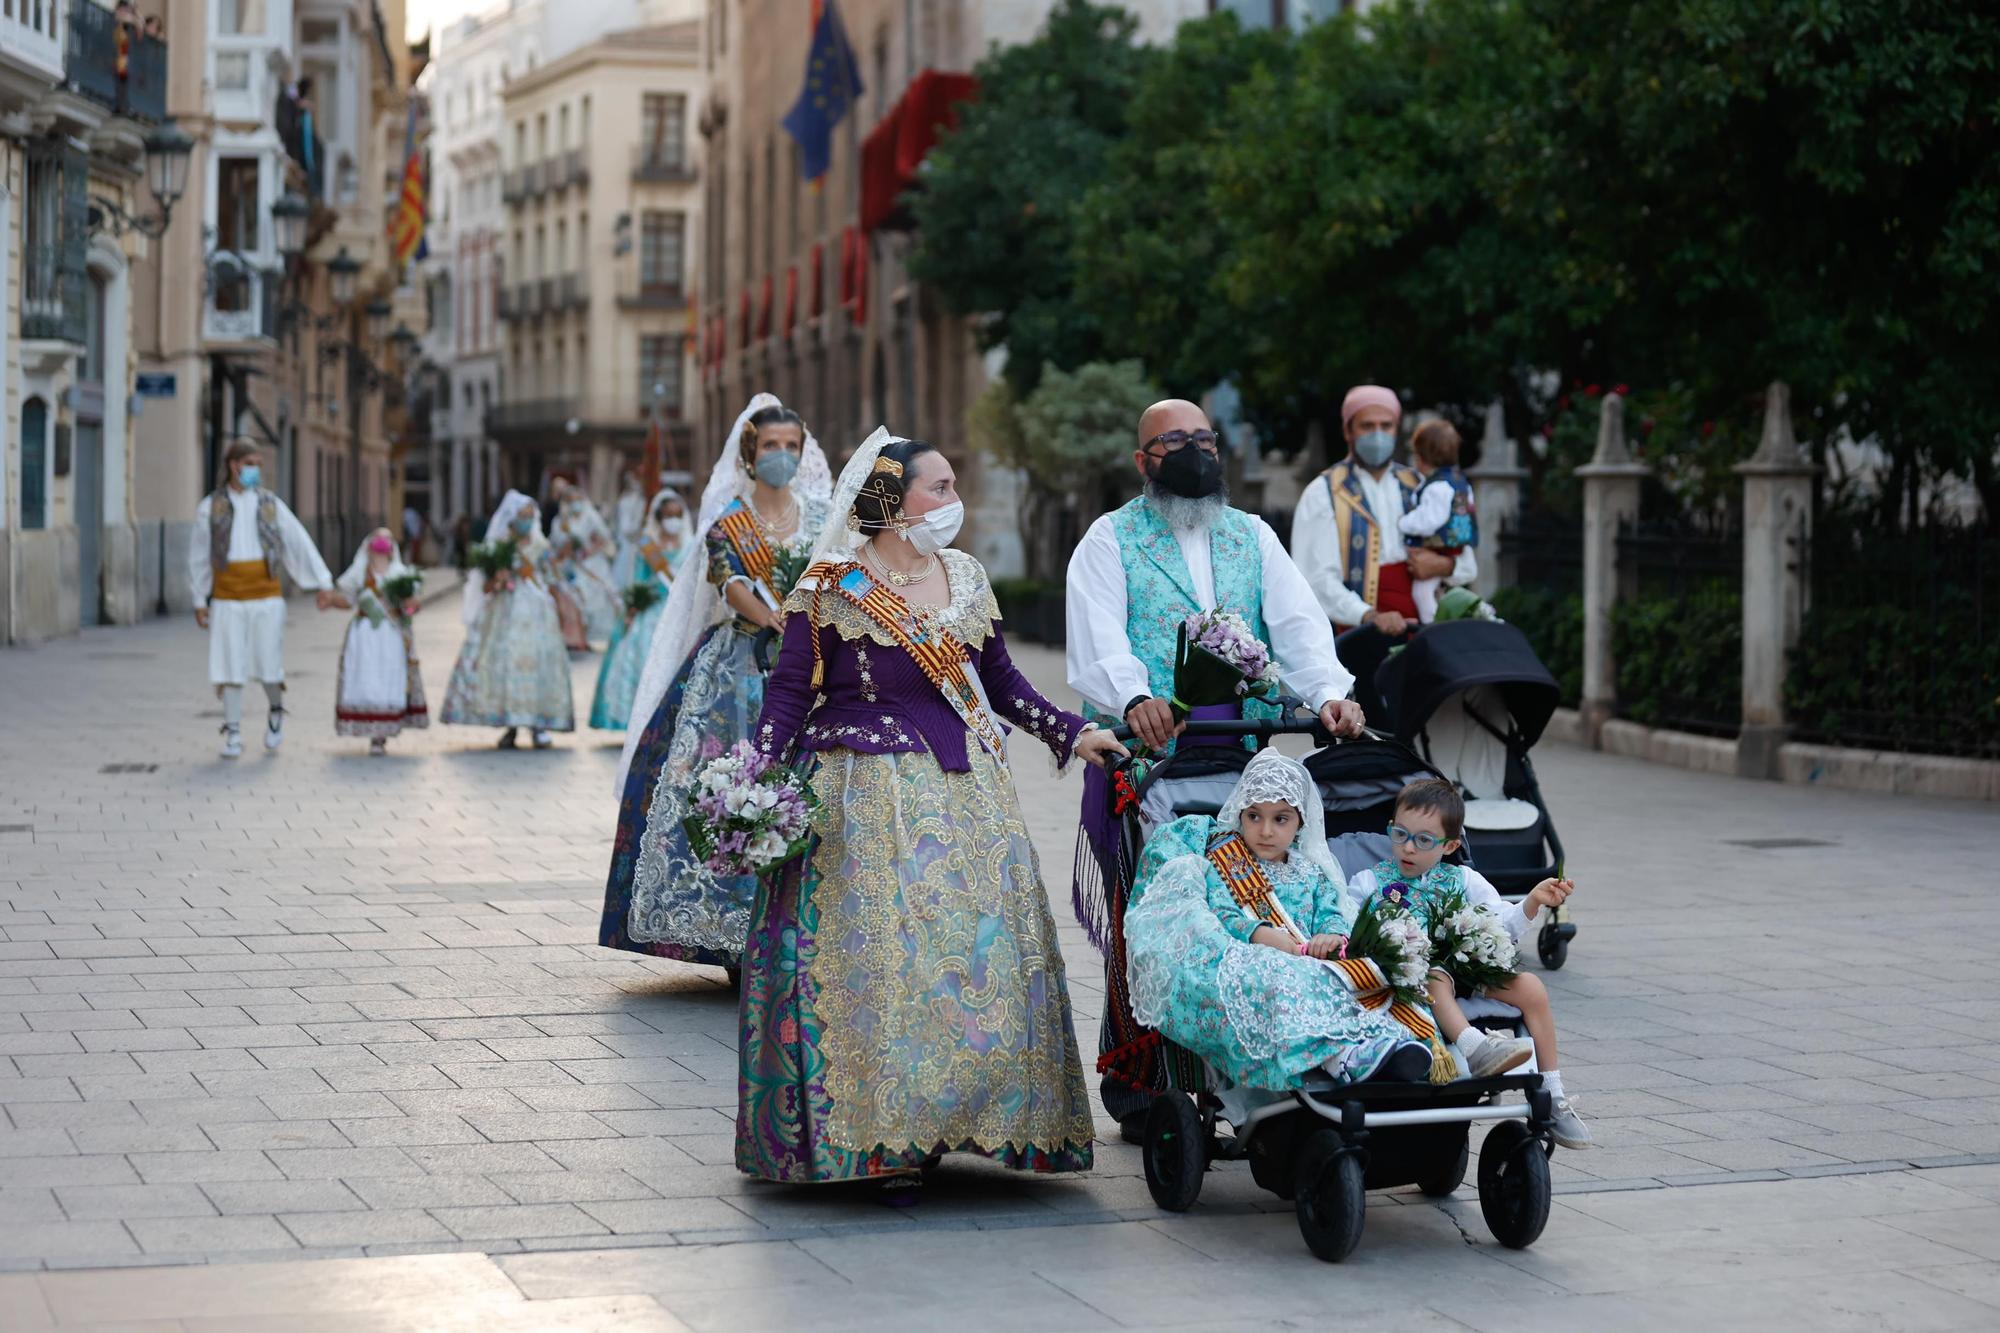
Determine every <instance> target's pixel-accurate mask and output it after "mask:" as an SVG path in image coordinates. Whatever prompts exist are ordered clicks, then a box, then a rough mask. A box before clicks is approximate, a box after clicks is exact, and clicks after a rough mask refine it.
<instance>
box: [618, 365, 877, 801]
mask: <svg viewBox="0 0 2000 1333" xmlns="http://www.w3.org/2000/svg"><path fill="white" fill-rule="evenodd" d="M780 406H783V404H781V403H780V402H779V401H778V398H777V395H776V394H769V393H760V394H758V395H757V396H756V397H754V398H752V399H751V400H750V402H749V405H748V406H746V407H745V408H744V409H743V410H742V411H741V412H740V413H738V414H737V417H736V422H735V424H734V425H732V426H731V427H730V428H729V434H728V435H726V436H724V437H723V440H722V448H721V449H720V450H719V451H718V452H717V454H716V457H715V466H714V467H713V468H712V469H710V470H709V474H708V485H707V487H706V488H704V489H703V491H702V493H701V510H700V512H699V514H698V515H697V516H696V519H695V525H694V529H693V531H691V532H690V533H689V534H688V539H689V540H690V541H693V542H697V543H699V542H703V541H706V540H707V539H708V530H709V529H710V528H711V527H713V526H715V520H716V519H718V518H720V517H721V516H722V511H723V510H725V509H727V508H728V507H729V506H730V504H731V502H733V501H735V500H739V499H742V500H746V501H747V499H748V497H749V495H750V486H751V479H750V477H749V476H748V475H747V474H746V473H745V472H744V470H743V468H742V467H741V465H740V463H739V459H740V457H741V455H740V454H739V452H738V448H737V441H738V440H740V439H741V438H742V437H743V427H744V426H745V425H747V424H748V423H749V421H750V418H751V417H753V416H755V415H756V414H757V413H759V412H761V411H763V410H764V409H765V408H767V407H780ZM870 438H871V439H872V438H873V437H872V436H871V437H870ZM845 477H846V474H845V473H843V474H842V479H843V480H845ZM832 482H833V469H832V468H830V467H828V466H827V461H826V454H825V453H824V452H823V451H822V450H821V449H820V447H819V441H818V440H816V439H814V438H813V436H812V432H811V431H807V432H806V439H805V447H804V449H802V450H801V451H800V453H799V470H798V475H796V476H795V477H793V478H792V493H793V494H794V495H796V496H798V497H799V498H800V500H802V501H803V500H807V499H824V498H825V497H826V494H827V492H828V490H829V489H830V488H831V486H832ZM832 512H833V513H834V514H835V515H836V516H838V517H836V518H835V519H833V520H830V521H829V522H828V523H827V528H828V530H829V531H830V530H832V529H833V528H834V527H836V526H838V524H839V522H840V521H841V520H842V519H844V515H843V514H842V511H840V510H838V509H836V510H833V511H832ZM841 530H842V531H843V532H844V531H845V530H846V529H845V528H842V529H841ZM691 558H692V557H691ZM722 608H723V601H722V596H721V594H720V593H718V592H717V591H716V590H715V585H714V584H712V583H710V582H709V581H708V578H707V577H706V571H705V570H703V569H698V568H695V567H693V566H692V565H689V566H685V567H684V573H683V574H682V575H681V576H680V577H678V578H676V579H675V580H674V582H673V587H672V589H671V590H670V591H669V592H668V593H667V609H666V611H665V612H664V613H662V615H661V616H660V623H659V625H658V626H657V627H656V628H655V629H654V631H653V642H652V646H651V647H650V648H649V649H648V650H647V653H646V667H645V670H644V671H642V672H641V673H640V675H639V690H638V693H637V694H636V695H634V696H633V699H632V713H631V724H630V725H629V726H628V727H627V728H626V730H625V751H624V753H623V754H621V755H620V756H619V757H618V782H617V785H616V786H615V787H614V788H613V789H612V790H613V794H614V795H617V796H621V797H622V796H623V795H624V794H625V779H626V778H627V777H628V776H629V775H630V774H631V771H632V753H633V751H634V750H636V749H637V748H638V746H639V735H640V733H641V732H643V731H644V730H645V729H646V725H647V724H648V723H649V722H651V721H652V717H653V712H654V710H655V709H657V708H658V707H659V706H660V700H662V699H664V698H665V697H666V694H667V687H668V686H669V685H671V684H672V683H673V679H674V675H675V674H676V673H677V672H678V671H679V670H680V669H681V663H683V662H685V661H687V659H688V654H689V653H691V652H693V651H694V646H695V643H696V641H697V640H699V639H700V638H701V636H702V632H703V631H705V630H706V629H707V628H708V627H709V625H710V624H712V623H713V622H714V621H715V620H716V618H717V616H718V615H719V613H720V612H721V610H722Z"/></svg>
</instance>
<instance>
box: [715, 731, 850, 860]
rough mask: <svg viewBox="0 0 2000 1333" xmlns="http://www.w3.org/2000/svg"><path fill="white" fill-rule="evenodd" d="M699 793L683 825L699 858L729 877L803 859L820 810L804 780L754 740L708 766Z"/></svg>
mask: <svg viewBox="0 0 2000 1333" xmlns="http://www.w3.org/2000/svg"><path fill="white" fill-rule="evenodd" d="M694 791H695V797H694V803H693V804H694V808H693V809H692V810H691V811H690V812H689V813H688V815H687V817H686V818H685V819H683V820H682V821H681V827H682V828H684V829H685V830H687V835H688V845H689V846H690V847H691V848H693V850H694V853H695V855H697V856H699V857H701V858H702V860H703V863H704V864H705V865H707V867H708V868H709V870H710V871H712V872H714V873H715V874H717V875H721V876H724V877H733V876H737V875H754V874H759V873H761V872H763V871H765V870H769V869H770V868H771V867H772V866H776V865H782V864H783V863H784V862H786V861H789V860H790V859H791V858H792V857H794V856H796V855H798V854H799V853H800V852H801V851H803V850H804V849H805V845H806V839H807V835H808V833H809V832H810V829H811V824H812V813H813V811H814V810H816V809H818V808H819V801H818V799H817V798H816V797H814V795H813V792H812V788H811V786H809V785H808V784H807V782H806V780H805V778H804V777H803V776H801V775H800V774H798V773H797V772H794V771H793V770H792V769H789V768H786V767H785V766H784V765H783V764H780V763H779V762H777V761H776V760H775V759H771V758H768V757H767V756H765V755H764V754H763V753H762V752H760V751H759V750H758V749H757V747H756V746H754V745H752V744H751V743H750V742H748V741H738V742H736V744H735V746H734V747H732V748H731V749H730V750H728V751H727V752H725V753H723V754H720V755H717V756H716V757H715V758H713V759H711V760H709V761H708V763H707V764H705V765H703V767H702V769H701V771H700V772H699V773H697V774H696V775H695V780H694Z"/></svg>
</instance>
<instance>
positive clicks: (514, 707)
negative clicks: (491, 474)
mask: <svg viewBox="0 0 2000 1333" xmlns="http://www.w3.org/2000/svg"><path fill="white" fill-rule="evenodd" d="M486 540H487V541H488V542H489V543H491V542H497V541H502V540H506V541H511V542H513V543H514V549H515V559H514V568H513V569H512V570H509V571H507V572H506V573H504V574H501V575H498V576H496V577H495V579H494V580H493V581H492V583H491V585H490V586H489V583H488V580H487V579H486V577H485V576H484V575H482V574H479V573H477V572H475V573H473V574H472V575H471V576H470V578H469V579H468V580H467V582H466V588H465V602H464V607H463V609H462V615H463V616H464V619H465V624H466V633H465V646H464V647H462V648H460V649H459V652H458V661H457V662H456V663H455V664H454V665H453V666H452V669H451V683H450V684H449V685H447V686H446V687H445V692H444V707H443V708H442V709H440V710H439V712H438V720H439V721H440V722H444V723H447V724H452V725H457V726H466V727H500V728H503V730H502V731H501V733H500V748H501V749H503V750H511V749H513V748H514V744H515V736H516V733H517V731H518V730H519V729H520V728H522V727H527V728H528V729H529V731H530V733H531V735H532V737H533V739H534V744H535V748H536V749H538V750H545V749H547V748H548V747H549V746H550V745H551V744H553V743H554V741H553V738H552V737H551V735H550V733H551V732H556V731H575V730H576V712H575V708H574V705H573V704H572V702H571V699H570V688H569V651H568V649H566V648H565V647H564V646H563V635H562V625H561V623H560V622H559V620H558V619H557V616H556V604H555V598H554V596H553V594H552V593H551V591H550V590H551V588H552V587H553V586H554V584H555V581H556V573H555V566H554V564H553V562H552V561H551V560H550V558H549V544H548V542H547V540H546V539H544V538H543V536H542V518H541V514H540V513H539V512H538V511H537V510H536V508H535V502H534V500H532V499H531V498H529V497H528V496H526V495H523V494H521V492H519V491H509V492H507V494H506V497H505V498H504V499H502V500H501V501H500V507H499V508H498V509H495V510H494V511H493V521H492V522H490V523H489V524H487V525H486Z"/></svg>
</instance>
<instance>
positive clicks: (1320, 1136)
mask: <svg viewBox="0 0 2000 1333" xmlns="http://www.w3.org/2000/svg"><path fill="white" fill-rule="evenodd" d="M1366 1174H1367V1170H1366V1168H1365V1167H1364V1166H1363V1165H1362V1161H1361V1154H1360V1153H1358V1152H1352V1151H1349V1150H1348V1149H1347V1148H1346V1146H1345V1145H1344V1144H1342V1143H1341V1141H1340V1135H1338V1134H1336V1133H1335V1132H1334V1131H1332V1130H1330V1129H1320V1130H1315V1131H1313V1135H1312V1137H1311V1138H1309V1139H1307V1140H1306V1142H1305V1146H1304V1147H1303V1148H1301V1149H1299V1165H1298V1169H1297V1171H1296V1172H1295V1175H1296V1176H1297V1185H1296V1189H1297V1197H1296V1198H1295V1199H1294V1201H1293V1207H1294V1208H1295V1209H1296V1210H1297V1211H1298V1215H1299V1234H1300V1235H1301V1236H1303V1237H1305V1241H1306V1248H1307V1249H1309V1250H1311V1251H1312V1252H1313V1253H1314V1254H1315V1255H1316V1256H1318V1257H1319V1258H1321V1259H1324V1260H1326V1261H1327V1262H1328V1263H1330V1264H1337V1263H1339V1262H1340V1261H1341V1260H1342V1259H1345V1258H1346V1257H1347V1256H1348V1255H1350V1254H1352V1253H1354V1247H1355V1246H1356V1245H1357V1244H1359V1243H1360V1241H1361V1227H1362V1224H1363V1222H1365V1221H1366V1220H1367V1207H1368V1201H1367V1198H1366V1196H1365V1195H1364V1194H1363V1191H1362V1186H1363V1180H1364V1177H1365V1176H1366Z"/></svg>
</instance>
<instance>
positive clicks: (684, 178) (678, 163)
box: [632, 144, 695, 184]
mask: <svg viewBox="0 0 2000 1333" xmlns="http://www.w3.org/2000/svg"><path fill="white" fill-rule="evenodd" d="M694 176H695V172H694V164H693V163H691V162H689V161H688V157H687V150H686V148H685V147H683V146H682V145H680V144H639V145H638V146H637V147H635V148H633V150H632V179H633V180H635V181H646V182H650V183H653V184H676V183H684V182H688V181H692V180H693V179H694Z"/></svg>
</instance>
